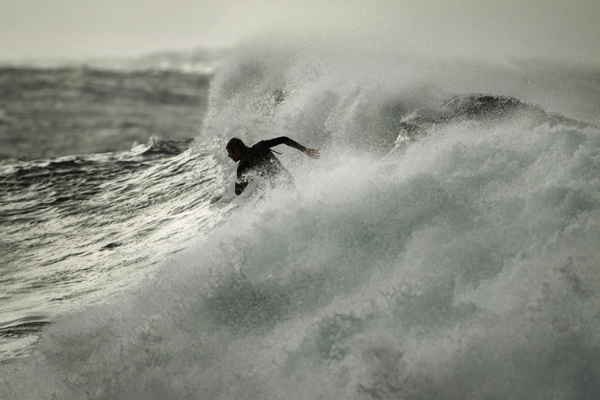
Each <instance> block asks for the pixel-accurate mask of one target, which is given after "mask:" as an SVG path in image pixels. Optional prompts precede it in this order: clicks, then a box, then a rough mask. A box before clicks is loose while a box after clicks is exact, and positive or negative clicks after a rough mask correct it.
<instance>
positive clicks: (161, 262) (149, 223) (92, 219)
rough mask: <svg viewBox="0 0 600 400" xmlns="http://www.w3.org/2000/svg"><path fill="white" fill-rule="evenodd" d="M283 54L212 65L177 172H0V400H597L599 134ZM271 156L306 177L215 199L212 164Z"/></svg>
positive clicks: (222, 170)
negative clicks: (242, 146)
mask: <svg viewBox="0 0 600 400" xmlns="http://www.w3.org/2000/svg"><path fill="white" fill-rule="evenodd" d="M289 52H290V50H289V49H288V48H283V49H282V48H277V47H275V48H270V49H268V51H264V52H263V51H261V50H260V49H250V50H249V51H248V52H246V53H244V52H242V53H240V54H238V55H236V56H235V57H232V58H231V59H230V60H229V61H228V62H227V63H225V65H224V66H223V67H222V69H221V70H220V71H219V73H218V74H217V75H216V76H215V78H214V79H213V81H212V82H211V102H210V108H209V112H208V115H207V117H206V119H205V121H204V125H203V130H202V133H201V135H200V136H199V137H198V138H197V139H196V140H195V142H194V143H192V145H191V148H190V149H188V150H185V151H183V152H180V151H174V152H173V153H170V152H167V153H168V154H166V153H165V152H164V150H161V151H160V152H159V154H155V155H152V154H151V150H152V149H156V148H158V147H156V146H159V145H158V144H156V143H155V144H154V145H153V144H150V146H149V149H148V146H146V148H145V152H143V151H142V152H141V153H140V152H136V151H135V149H134V150H133V151H132V152H127V153H122V154H108V155H106V154H105V155H92V156H84V157H79V158H74V157H68V158H63V159H57V160H53V161H39V162H28V163H17V162H11V163H7V164H4V165H3V166H2V168H3V170H2V171H3V172H2V174H3V175H2V179H3V181H2V182H3V183H2V185H3V195H2V196H3V197H2V205H1V207H2V219H3V220H2V227H3V238H2V241H3V252H4V254H5V255H4V257H7V259H8V260H9V262H8V264H7V265H6V266H3V268H4V270H3V272H4V271H8V273H6V274H4V273H3V275H2V279H3V282H2V285H3V286H2V287H3V288H8V290H5V291H4V292H3V295H2V296H3V299H4V300H6V301H4V300H3V303H2V307H3V308H2V310H1V314H0V315H2V318H3V321H4V322H3V324H4V326H3V328H2V332H3V333H4V336H3V339H2V343H1V345H2V348H3V352H4V353H3V356H4V357H11V356H14V355H15V353H16V351H15V350H13V349H12V348H11V347H10V346H11V344H10V343H15V342H14V340H17V339H18V338H19V337H21V339H22V340H30V341H32V342H33V343H30V342H27V343H25V344H22V346H21V347H19V348H21V349H22V348H25V349H28V350H29V351H31V352H32V354H30V355H28V356H27V357H24V358H22V359H14V358H11V360H10V361H7V362H5V365H3V366H1V367H0V368H1V369H2V378H1V380H0V394H1V396H2V397H3V398H20V399H21V398H31V399H34V398H52V396H54V397H57V398H64V399H69V398H73V399H76V398H98V399H100V398H124V399H125V398H127V399H134V398H143V399H151V398H156V399H159V398H160V399H164V398H180V399H185V398H190V399H198V398H200V399H267V398H268V399H276V398H282V399H315V398H327V399H330V398H331V399H334V398H335V399H339V398H344V399H425V398H431V399H490V398H502V399H509V398H513V399H517V398H518V399H523V398H528V399H591V398H596V397H598V396H599V395H600V385H599V383H598V382H600V379H599V378H600V367H599V366H600V336H598V332H600V329H599V326H598V325H599V323H600V322H599V321H600V319H599V318H598V316H599V313H600V299H599V296H598V293H599V290H600V278H599V277H600V274H598V265H599V264H598V262H599V260H600V250H598V245H597V244H598V242H599V240H600V179H599V176H600V175H599V173H600V130H599V129H598V127H596V126H594V125H592V124H589V123H586V122H582V121H576V120H573V119H569V118H565V117H563V116H561V115H560V114H559V113H556V112H554V111H556V110H555V109H554V110H552V111H553V112H552V113H551V112H549V110H546V109H545V108H544V106H543V105H541V104H533V103H532V102H530V101H529V100H528V99H527V98H517V97H515V96H509V95H506V94H503V93H497V92H484V93H473V92H472V91H471V90H470V89H471V88H470V87H469V90H467V89H466V88H465V91H464V92H465V93H457V92H456V91H454V92H449V91H447V90H445V88H444V87H443V85H442V84H441V83H440V82H435V83H436V84H435V85H431V84H424V83H427V82H426V79H425V78H426V76H425V75H424V74H423V71H422V70H421V73H419V69H418V68H416V69H412V70H411V69H410V68H408V67H407V66H406V65H403V64H402V63H397V62H395V61H394V60H393V61H394V63H392V64H393V66H394V68H396V69H393V68H392V65H386V64H385V63H386V62H389V61H390V59H389V58H381V59H378V60H376V61H377V62H373V60H368V59H362V58H357V56H356V54H355V53H352V54H340V53H339V52H335V51H331V52H328V51H321V52H314V53H310V52H308V53H306V54H305V53H302V52H298V54H293V56H290V53H289ZM411 73H413V74H414V75H411ZM414 76H418V79H416V78H414ZM432 79H433V78H432ZM456 82H458V81H453V82H452V83H453V84H456ZM589 87H592V86H589ZM282 134H285V135H286V136H289V137H292V138H294V139H295V140H297V141H299V142H300V143H302V144H304V145H306V146H308V147H314V148H320V149H321V150H322V152H323V157H322V158H321V159H320V160H318V161H315V160H311V159H309V158H307V157H305V156H304V155H302V154H301V153H299V152H297V151H295V150H293V149H287V148H283V149H281V150H283V154H282V155H281V158H282V161H283V162H284V163H285V164H286V166H288V167H289V168H290V170H291V171H292V172H293V174H294V176H295V178H296V188H295V189H294V190H288V189H283V188H274V189H272V190H268V191H266V192H263V193H259V192H258V191H256V190H255V192H254V193H252V192H251V191H249V193H245V194H244V196H242V197H240V198H235V196H234V195H233V191H232V187H233V175H234V171H235V169H234V167H235V166H234V165H233V163H231V162H230V161H229V160H228V159H227V157H226V154H225V153H224V151H223V148H224V145H225V143H226V141H227V140H228V139H229V138H230V137H231V136H234V135H236V136H239V137H242V138H243V139H244V140H246V141H248V142H249V143H253V142H255V141H257V140H261V139H263V138H267V137H274V136H280V135H282ZM163 144H164V145H165V146H166V145H167V142H163ZM278 150H279V149H278ZM149 152H150V153H149ZM5 227H6V228H5ZM4 232H6V233H4ZM68 310H71V312H67V311H68ZM28 318H29V319H28ZM48 322H51V324H49V325H46V326H43V327H41V325H43V324H45V323H48ZM23 326H29V328H27V329H30V330H35V331H36V332H37V333H38V334H39V338H40V339H39V340H37V339H35V338H37V336H31V335H30V334H27V333H26V332H25V333H21V332H20V331H19V329H26V328H21V327H23ZM19 335H21V336H19ZM15 338H17V339H15ZM32 338H34V339H32ZM17 347H18V346H17ZM20 351H22V350H20ZM32 376H35V384H32V383H31V377H32Z"/></svg>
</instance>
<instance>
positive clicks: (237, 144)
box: [225, 137, 248, 151]
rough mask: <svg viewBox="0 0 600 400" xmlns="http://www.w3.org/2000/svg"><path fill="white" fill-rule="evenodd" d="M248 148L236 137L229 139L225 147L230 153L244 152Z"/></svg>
mask: <svg viewBox="0 0 600 400" xmlns="http://www.w3.org/2000/svg"><path fill="white" fill-rule="evenodd" d="M247 148H248V147H247V146H246V145H245V144H244V142H242V139H238V138H236V137H234V138H231V139H230V140H229V142H227V146H226V147H225V149H227V150H231V151H235V150H238V149H239V150H241V151H244V150H246V149H247Z"/></svg>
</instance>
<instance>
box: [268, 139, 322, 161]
mask: <svg viewBox="0 0 600 400" xmlns="http://www.w3.org/2000/svg"><path fill="white" fill-rule="evenodd" d="M257 144H260V145H261V146H264V147H268V148H271V147H275V146H279V145H280V144H285V145H287V146H290V147H293V148H295V149H298V150H300V151H301V152H303V153H304V154H306V155H307V156H309V157H312V158H319V157H320V156H321V153H320V152H319V150H315V149H309V148H308V147H304V146H302V145H301V144H300V143H298V142H296V141H295V140H292V139H290V138H289V137H287V136H281V137H278V138H275V139H269V140H263V141H262V142H258V143H257Z"/></svg>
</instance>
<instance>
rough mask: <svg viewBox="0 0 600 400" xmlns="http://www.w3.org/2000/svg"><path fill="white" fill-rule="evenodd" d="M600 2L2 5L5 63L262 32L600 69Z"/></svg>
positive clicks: (21, 0) (81, 0) (136, 51)
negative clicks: (582, 63)
mask: <svg viewBox="0 0 600 400" xmlns="http://www.w3.org/2000/svg"><path fill="white" fill-rule="evenodd" d="M599 26H600V1H599V0H502V1H499V0H494V1H485V0H460V1H459V0H394V1H392V0H302V1H292V0H245V1H243V0H102V1H98V0H0V58H20V57H35V58H39V57H77V58H84V57H99V56H123V55H140V54H144V53H147V52H152V51H157V50H167V49H189V48H194V47H198V46H204V45H230V44H234V43H236V42H237V41H240V40H243V38H245V37H247V36H249V35H251V34H252V33H255V32H260V31H263V30H267V29H270V30H271V31H273V30H275V31H277V30H281V31H286V33H288V34H289V33H291V34H293V35H295V36H297V37H300V38H301V37H302V36H303V35H308V34H309V33H310V32H315V31H316V32H335V33H336V35H337V36H338V37H341V38H342V39H343V38H344V37H346V38H347V40H348V41H352V40H356V39H357V38H359V39H360V40H362V41H373V42H388V43H390V44H392V45H393V44H394V43H403V45H405V46H408V47H410V48H412V49H416V50H418V51H423V52H426V53H433V54H450V55H472V56H477V57H486V58H487V57H494V58H496V57H499V58H502V57H506V56H533V57H546V58H559V59H571V60H587V61H596V62H600V28H599Z"/></svg>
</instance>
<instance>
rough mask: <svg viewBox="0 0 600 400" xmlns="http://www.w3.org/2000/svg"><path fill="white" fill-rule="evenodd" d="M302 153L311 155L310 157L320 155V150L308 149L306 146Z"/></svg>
mask: <svg viewBox="0 0 600 400" xmlns="http://www.w3.org/2000/svg"><path fill="white" fill-rule="evenodd" d="M304 154H306V155H307V156H309V157H312V158H319V157H321V152H320V151H319V150H316V149H309V148H308V147H307V148H306V149H304Z"/></svg>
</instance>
